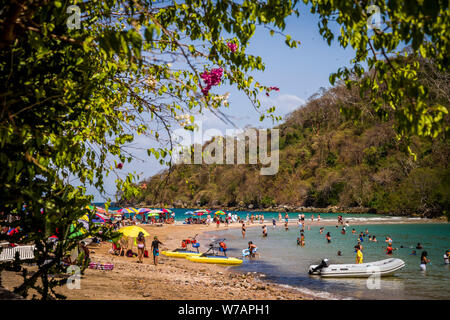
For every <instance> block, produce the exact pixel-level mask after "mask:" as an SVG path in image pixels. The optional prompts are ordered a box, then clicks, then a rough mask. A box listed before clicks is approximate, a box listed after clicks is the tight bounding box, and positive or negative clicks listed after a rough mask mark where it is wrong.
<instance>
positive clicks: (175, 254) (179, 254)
mask: <svg viewBox="0 0 450 320" xmlns="http://www.w3.org/2000/svg"><path fill="white" fill-rule="evenodd" d="M161 254H163V255H165V256H167V257H172V258H186V257H188V256H199V255H201V253H199V252H198V251H192V250H173V251H161Z"/></svg>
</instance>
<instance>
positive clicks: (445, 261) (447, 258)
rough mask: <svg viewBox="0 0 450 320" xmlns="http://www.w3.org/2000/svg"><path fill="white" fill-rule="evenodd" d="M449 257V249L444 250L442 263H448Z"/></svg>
mask: <svg viewBox="0 0 450 320" xmlns="http://www.w3.org/2000/svg"><path fill="white" fill-rule="evenodd" d="M449 258H450V250H447V251H445V253H444V264H445V265H449V264H450V262H449Z"/></svg>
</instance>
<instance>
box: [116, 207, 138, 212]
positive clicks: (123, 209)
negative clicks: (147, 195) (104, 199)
mask: <svg viewBox="0 0 450 320" xmlns="http://www.w3.org/2000/svg"><path fill="white" fill-rule="evenodd" d="M117 212H119V213H134V214H136V213H139V212H138V210H137V209H136V208H131V207H128V208H122V209H119V210H117Z"/></svg>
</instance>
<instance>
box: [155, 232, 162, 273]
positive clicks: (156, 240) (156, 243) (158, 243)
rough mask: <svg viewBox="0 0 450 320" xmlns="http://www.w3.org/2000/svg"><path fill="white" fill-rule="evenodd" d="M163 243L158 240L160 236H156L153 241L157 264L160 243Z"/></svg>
mask: <svg viewBox="0 0 450 320" xmlns="http://www.w3.org/2000/svg"><path fill="white" fill-rule="evenodd" d="M160 244H163V243H162V242H161V241H159V240H158V237H157V236H155V237H154V238H153V241H152V251H153V263H154V264H155V266H157V265H158V256H159V245H160Z"/></svg>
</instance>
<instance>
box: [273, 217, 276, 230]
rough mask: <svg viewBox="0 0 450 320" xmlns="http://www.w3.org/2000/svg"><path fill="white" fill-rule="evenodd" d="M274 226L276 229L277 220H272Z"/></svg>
mask: <svg viewBox="0 0 450 320" xmlns="http://www.w3.org/2000/svg"><path fill="white" fill-rule="evenodd" d="M272 226H273V228H274V229H275V227H276V226H277V220H275V218H272Z"/></svg>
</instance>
